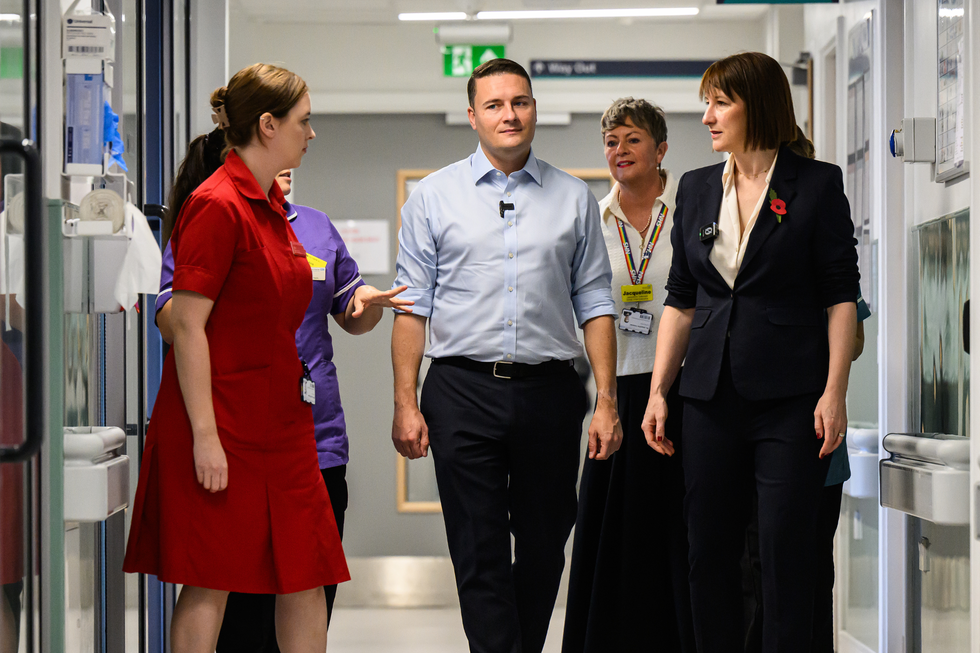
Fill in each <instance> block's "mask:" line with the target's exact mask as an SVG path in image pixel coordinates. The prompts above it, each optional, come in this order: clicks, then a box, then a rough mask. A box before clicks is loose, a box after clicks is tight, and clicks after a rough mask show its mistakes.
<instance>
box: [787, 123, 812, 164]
mask: <svg viewBox="0 0 980 653" xmlns="http://www.w3.org/2000/svg"><path fill="white" fill-rule="evenodd" d="M786 147H788V148H789V149H790V151H791V152H793V153H794V154H799V155H800V156H802V157H804V158H806V159H813V158H815V157H816V155H817V153H816V150H814V149H813V143H811V142H810V139H809V138H807V137H806V134H804V133H803V130H802V129H800V126H799V125H797V126H796V138H795V139H793V140H791V141H790V142H789V143H787V144H786Z"/></svg>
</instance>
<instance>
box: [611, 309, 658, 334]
mask: <svg viewBox="0 0 980 653" xmlns="http://www.w3.org/2000/svg"><path fill="white" fill-rule="evenodd" d="M651 327H653V315H651V314H650V313H647V312H646V311H644V310H643V309H642V308H624V309H623V313H622V315H620V317H619V328H620V329H621V330H622V331H630V332H632V333H639V334H642V335H644V336H646V335H649V334H650V329H651Z"/></svg>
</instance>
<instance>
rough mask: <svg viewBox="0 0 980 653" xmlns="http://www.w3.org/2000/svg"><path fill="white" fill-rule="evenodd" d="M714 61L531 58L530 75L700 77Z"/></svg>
mask: <svg viewBox="0 0 980 653" xmlns="http://www.w3.org/2000/svg"><path fill="white" fill-rule="evenodd" d="M713 63H714V61H699V60H671V61H662V60H646V61H588V60H564V59H562V60H559V59H534V60H532V61H531V77H540V78H552V79H555V78H568V77H587V78H595V77H701V76H702V75H703V74H704V71H706V70H707V69H708V66H710V65H711V64H713Z"/></svg>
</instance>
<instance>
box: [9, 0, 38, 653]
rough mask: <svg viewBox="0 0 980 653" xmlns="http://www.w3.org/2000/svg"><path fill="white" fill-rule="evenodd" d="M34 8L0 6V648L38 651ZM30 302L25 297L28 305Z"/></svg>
mask: <svg viewBox="0 0 980 653" xmlns="http://www.w3.org/2000/svg"><path fill="white" fill-rule="evenodd" d="M35 13H36V7H35V3H34V2H29V1H25V0H0V139H2V140H0V585H2V588H0V651H4V652H6V651H30V652H33V651H36V650H39V646H40V628H39V624H38V618H37V615H38V606H39V601H38V597H39V592H38V588H39V587H40V578H39V575H38V573H39V569H40V565H39V564H38V562H39V561H38V560H37V559H36V552H37V551H38V550H39V549H38V542H39V533H40V530H39V527H38V524H39V521H40V520H39V519H38V503H37V498H38V493H37V487H38V479H39V475H38V471H39V467H38V463H37V456H38V452H39V450H40V447H41V442H42V439H43V433H44V429H45V419H44V415H45V406H44V377H45V373H44V359H43V357H42V354H43V341H42V339H41V338H35V337H33V336H34V335H35V334H41V333H42V332H43V319H44V318H43V316H44V298H43V295H42V293H41V292H39V290H40V289H41V288H42V285H41V284H42V277H43V275H44V267H43V256H42V254H41V252H42V251H43V248H44V232H43V227H44V224H43V223H44V221H43V217H42V210H43V203H42V200H41V191H42V186H41V166H40V160H39V158H38V153H37V149H36V144H35V143H34V142H32V141H31V140H30V139H31V138H32V137H33V134H32V130H31V119H32V116H33V115H34V114H35V111H36V98H37V93H36V89H37V85H36V79H35V78H34V76H33V74H34V71H36V70H37V66H36V50H35V46H36V35H37V29H36V25H35V23H34V22H33V20H34V15H35ZM28 300H30V301H28Z"/></svg>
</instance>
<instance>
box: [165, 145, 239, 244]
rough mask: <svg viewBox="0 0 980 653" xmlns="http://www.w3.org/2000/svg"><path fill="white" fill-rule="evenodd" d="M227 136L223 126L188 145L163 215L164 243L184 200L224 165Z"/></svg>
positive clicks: (168, 238)
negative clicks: (222, 128)
mask: <svg viewBox="0 0 980 653" xmlns="http://www.w3.org/2000/svg"><path fill="white" fill-rule="evenodd" d="M224 149H225V135H224V132H223V131H222V130H221V128H220V127H219V128H217V129H215V130H214V131H213V132H211V133H210V134H202V135H200V136H198V137H197V138H195V139H194V140H192V141H191V142H190V145H188V146H187V155H186V156H185V157H184V160H183V162H182V163H181V164H180V170H179V171H178V172H177V177H176V178H175V179H174V185H173V188H171V189H170V197H169V198H168V201H167V213H166V215H165V216H164V218H163V245H164V246H166V245H167V242H168V241H169V240H170V234H172V233H173V230H174V224H175V223H176V222H177V216H179V215H180V209H181V207H183V206H184V202H186V201H187V198H188V197H190V196H191V193H193V192H194V191H195V190H197V187H198V186H200V185H201V184H203V183H204V181H205V180H206V179H207V178H208V177H210V176H211V175H213V174H214V171H215V170H217V169H218V168H220V167H221V163H222V161H223V159H224V156H223V152H224Z"/></svg>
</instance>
